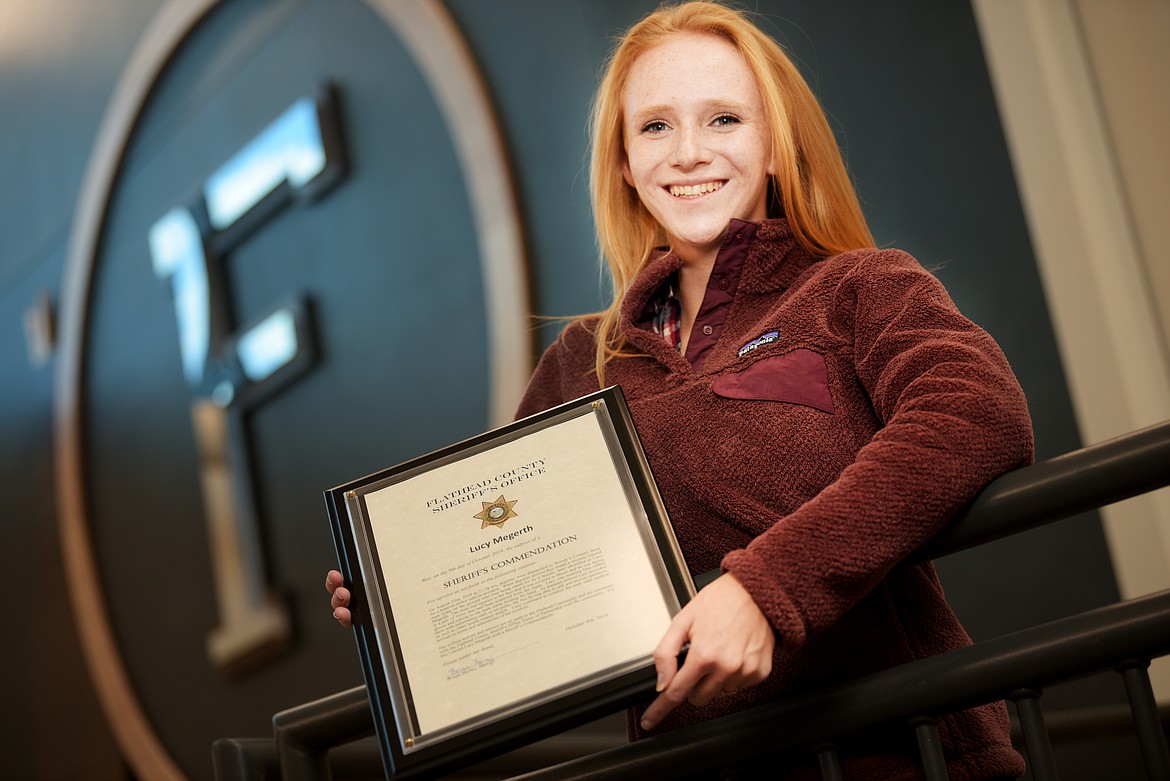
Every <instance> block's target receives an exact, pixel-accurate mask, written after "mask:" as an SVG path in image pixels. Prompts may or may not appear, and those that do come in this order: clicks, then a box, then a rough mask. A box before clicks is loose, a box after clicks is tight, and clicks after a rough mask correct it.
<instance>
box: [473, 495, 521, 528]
mask: <svg viewBox="0 0 1170 781" xmlns="http://www.w3.org/2000/svg"><path fill="white" fill-rule="evenodd" d="M518 501H520V500H519V499H513V500H512V501H510V502H509V501H508V500H507V499H505V498H504V495H503V494H500V498H499V499H496V500H495V501H494V502H480V504H482V505H483V510H482V511H481V512H478V513H476V514H475V516H474V517H476V518H479V519H480V520H481V521H483V523H482V524H480V527H479V528H481V529H486V528H487V527H489V526H500V527H503V525H504V521H506V520H508V519H509V518H515V517H516V515H517V513H516V511H515V510H513V509H512V506H513V505H514V504H516V502H518Z"/></svg>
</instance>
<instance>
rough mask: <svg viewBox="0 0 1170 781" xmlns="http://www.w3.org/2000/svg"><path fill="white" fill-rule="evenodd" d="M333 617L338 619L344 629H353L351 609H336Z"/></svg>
mask: <svg viewBox="0 0 1170 781" xmlns="http://www.w3.org/2000/svg"><path fill="white" fill-rule="evenodd" d="M333 617H334V618H336V619H337V622H338V623H339V624H341V625H342V626H343V627H345V628H346V629H351V628H353V616H352V615H351V614H350V612H349V608H346V607H338V608H334V610H333Z"/></svg>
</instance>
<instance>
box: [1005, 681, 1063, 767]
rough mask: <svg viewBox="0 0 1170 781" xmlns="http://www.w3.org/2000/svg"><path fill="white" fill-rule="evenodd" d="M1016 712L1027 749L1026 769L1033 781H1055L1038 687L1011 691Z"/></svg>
mask: <svg viewBox="0 0 1170 781" xmlns="http://www.w3.org/2000/svg"><path fill="white" fill-rule="evenodd" d="M1012 701H1013V702H1014V703H1015V704H1016V713H1017V714H1018V715H1019V717H1020V729H1021V730H1022V731H1023V733H1024V746H1025V747H1026V748H1027V750H1028V769H1029V770H1030V771H1032V778H1033V779H1034V781H1057V779H1059V778H1060V774H1059V773H1058V772H1057V770H1056V760H1055V758H1054V757H1053V755H1052V741H1051V740H1050V738H1049V736H1048V727H1047V726H1046V725H1045V723H1044V712H1043V711H1042V710H1041V709H1040V690H1039V689H1016V690H1015V691H1014V692H1012Z"/></svg>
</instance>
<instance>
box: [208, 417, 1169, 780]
mask: <svg viewBox="0 0 1170 781" xmlns="http://www.w3.org/2000/svg"><path fill="white" fill-rule="evenodd" d="M1167 485H1170V421H1167V422H1164V423H1160V424H1158V425H1155V426H1151V427H1149V428H1146V429H1143V430H1141V431H1136V432H1133V433H1131V434H1126V435H1124V436H1121V437H1118V438H1116V439H1113V440H1110V441H1108V442H1103V443H1100V444H1097V445H1092V446H1090V447H1086V448H1083V449H1080V450H1077V451H1073V452H1071V453H1067V454H1065V455H1062V456H1059V457H1056V458H1053V459H1049V460H1046V461H1042V462H1039V463H1036V464H1033V465H1031V466H1028V467H1024V468H1022V469H1019V470H1016V471H1014V472H1010V473H1008V474H1005V475H1002V476H1001V477H999V478H997V479H996V480H995V481H993V482H992V483H990V484H989V485H988V486H987V487H986V488H985V489H984V490H983V491H982V492H981V493H980V494H979V495H978V496H977V497H976V498H975V500H974V501H973V502H972V503H971V504H970V505H969V506H968V507H967V508H966V510H965V511H964V512H962V513H961V514H960V515H959V516H958V517H956V519H955V520H954V521H952V522H951V523H950V524H949V525H948V526H947V528H946V529H944V530H943V531H942V532H941V533H940V534H939V535H937V536H936V537H935V538H934V539H933V540H931V541H930V542H929V543H928V544H927V545H925V546H923V548H922V549H920V550H919V551H918V552H917V553H915V554H913V556H912V558H913V559H916V560H923V559H930V558H937V557H940V556H944V555H947V554H950V553H955V552H958V551H960V550H965V549H967V548H971V547H975V546H977V545H981V544H984V543H987V542H990V541H992V540H996V539H1000V538H1002V537H1007V536H1010V535H1012V534H1016V533H1019V532H1022V531H1026V530H1028V529H1032V528H1035V527H1037V526H1041V525H1044V524H1048V523H1052V522H1054V521H1058V520H1062V519H1064V518H1068V517H1071V516H1074V515H1077V514H1079V513H1082V512H1085V511H1087V510H1091V509H1095V508H1098V507H1103V506H1105V505H1108V504H1111V503H1113V502H1116V501H1120V500H1122V499H1126V498H1130V497H1133V496H1137V495H1140V494H1143V493H1147V492H1149V491H1152V490H1155V489H1157V488H1161V487H1164V486H1167ZM708 574H709V575H710V573H708ZM703 579H704V578H702V577H700V578H697V579H696V580H697V582H701V581H702V580H703ZM1168 653H1170V592H1165V593H1162V594H1157V595H1153V596H1150V597H1143V598H1141V599H1138V600H1132V601H1130V602H1122V603H1118V604H1115V605H1109V606H1107V607H1104V608H1099V609H1097V610H1092V611H1088V612H1086V613H1082V614H1080V615H1077V616H1073V617H1070V618H1065V619H1061V620H1059V621H1055V622H1051V623H1049V624H1043V625H1040V626H1036V627H1031V628H1029V629H1025V630H1021V631H1019V632H1015V633H1013V634H1010V635H1005V636H1003V637H1000V638H995V639H993V640H987V641H982V642H980V643H978V644H977V645H974V646H970V647H967V648H961V649H957V650H955V651H951V652H949V653H946V654H942V655H939V656H935V657H931V658H927V659H922V660H918V661H915V662H912V663H910V664H907V665H902V666H900V667H896V668H892V669H890V670H885V671H882V672H880V673H876V674H874V675H871V676H867V677H865V678H861V679H856V680H853V681H850V682H847V683H845V684H842V685H840V686H837V687H834V688H832V689H828V690H825V691H821V692H816V693H810V694H804V695H800V696H796V697H792V698H786V699H784V700H780V701H776V702H773V703H769V704H766V705H762V706H758V707H756V708H753V709H750V710H746V711H741V712H739V713H736V714H732V715H729V716H724V717H722V718H720V719H715V720H712V721H709V722H705V723H702V724H698V725H695V726H692V727H687V728H685V729H681V730H677V731H675V732H671V733H668V734H665V735H661V736H657V737H654V738H650V739H646V740H642V741H639V742H637V743H633V744H630V745H628V746H621V747H618V748H614V749H610V750H608V751H602V752H600V753H597V754H594V755H591V756H588V757H584V758H581V759H578V760H574V761H572V762H569V763H565V764H561V765H557V766H555V767H553V768H548V769H546V770H542V771H536V772H535V773H531V774H529V775H526V776H522V778H524V779H529V780H530V781H535V780H536V779H551V778H557V779H571V778H582V779H584V778H592V779H617V778H635V777H639V776H642V775H645V774H646V773H648V772H653V773H656V774H659V775H661V774H663V773H669V772H679V773H682V772H688V773H693V772H696V771H700V770H703V769H705V768H714V767H717V766H719V765H721V764H723V763H722V762H721V761H720V758H721V757H727V756H736V757H739V758H748V757H752V756H758V755H759V753H760V752H761V751H762V749H761V748H760V747H761V746H767V752H773V751H777V750H780V749H781V748H784V747H788V748H793V747H800V746H807V745H809V744H810V743H813V742H816V741H819V740H822V739H823V738H824V737H826V736H827V735H833V736H840V735H844V734H847V733H849V732H852V731H854V730H859V729H862V728H864V727H867V726H875V725H878V724H882V723H887V722H889V721H898V720H905V719H908V718H911V717H914V716H923V715H933V714H940V713H943V712H947V711H950V710H958V709H962V708H964V707H969V706H972V705H976V704H981V703H983V702H989V701H993V700H998V699H1003V698H1005V697H1010V695H1011V694H1012V692H1013V691H1014V690H1016V689H1018V688H1030V689H1035V688H1036V687H1038V686H1047V685H1051V684H1053V683H1058V682H1061V681H1065V680H1069V679H1071V678H1076V677H1079V676H1082V675H1086V674H1088V673H1091V672H1095V671H1097V670H1100V669H1102V668H1110V667H1114V666H1116V665H1119V664H1121V663H1122V662H1123V661H1125V660H1126V659H1127V658H1130V657H1135V658H1137V659H1138V660H1139V662H1144V661H1146V660H1148V659H1149V658H1151V657H1154V656H1161V655H1165V654H1168ZM925 682H929V686H927V685H924V683H925ZM1146 683H1147V685H1148V679H1146ZM939 692H943V693H939ZM651 694H652V692H649V691H648V692H647V696H650V695H651ZM362 707H364V708H365V710H364V714H362V713H361V709H362ZM338 712H344V713H345V714H346V716H345V717H344V718H339V717H338V715H337V714H338ZM274 723H277V724H278V730H277V732H278V740H283V741H286V742H289V743H290V746H291V747H290V748H289V749H287V750H286V749H285V748H284V747H281V751H280V754H281V765H282V767H281V771H282V773H283V777H284V779H285V781H310V779H321V778H328V777H329V775H328V772H329V770H328V767H327V766H326V767H324V768H322V767H321V763H322V762H323V761H324V760H323V759H322V758H323V757H324V754H325V752H326V751H327V750H328V749H329V747H331V746H334V745H338V744H339V743H343V742H347V741H350V740H355V739H358V738H361V737H365V736H367V735H369V734H371V732H372V730H373V727H372V725H373V721H372V717H371V716H370V715H369V707H368V703H367V702H366V697H365V689H364V687H357V688H355V689H351V690H348V691H346V692H342V693H340V694H337V695H333V696H332V697H327V698H324V699H322V700H318V701H316V702H312V703H306V704H305V705H301V706H298V707H296V708H293V709H289V710H287V711H282V712H281V713H279V714H277V715H276V717H275V718H274ZM777 723H781V724H784V725H785V728H784V730H782V731H780V732H782V733H784V734H783V736H778V735H777V732H778V731H777V730H776V728H775V725H776V724H777ZM279 725H283V726H282V727H281V726H279ZM294 744H295V745H294ZM249 745H250V744H248V743H247V742H246V741H219V742H217V744H216V746H215V751H216V752H217V753H216V756H217V772H218V768H219V767H220V765H221V756H220V755H221V754H222V755H223V758H222V765H223V766H224V767H228V768H229V769H230V770H229V771H228V772H235V770H234V769H235V768H244V769H243V770H241V771H240V774H238V775H230V776H223V777H221V778H222V779H223V781H227V779H228V778H235V779H241V781H242V780H243V779H249V778H259V777H261V776H249V775H246V773H247V772H250V771H248V770H247V769H246V767H245V766H247V764H248V763H247V762H245V761H243V760H242V759H240V758H239V757H235V758H234V759H233V758H232V757H233V756H234V755H233V752H234V753H235V754H238V753H240V752H243V753H245V754H246V753H248V752H249V751H250V750H251V749H249V748H248V746H249ZM256 751H259V749H256ZM1161 751H1162V753H1163V754H1164V753H1165V747H1164V745H1163V747H1162V749H1161Z"/></svg>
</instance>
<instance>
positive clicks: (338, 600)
mask: <svg viewBox="0 0 1170 781" xmlns="http://www.w3.org/2000/svg"><path fill="white" fill-rule="evenodd" d="M329 604H330V606H331V607H334V608H338V607H349V589H347V588H345V587H344V586H339V587H338V589H337V590H336V591H334V592H333V598H332V599H330V600H329Z"/></svg>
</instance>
